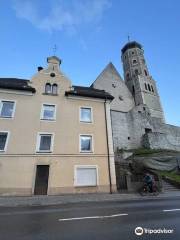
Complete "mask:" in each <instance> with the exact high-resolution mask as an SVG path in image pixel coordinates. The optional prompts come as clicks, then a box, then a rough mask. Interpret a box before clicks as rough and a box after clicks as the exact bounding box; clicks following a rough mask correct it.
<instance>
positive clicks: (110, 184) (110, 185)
mask: <svg viewBox="0 0 180 240" xmlns="http://www.w3.org/2000/svg"><path fill="white" fill-rule="evenodd" d="M106 102H107V99H105V101H104V112H105V124H106V142H107V154H108V173H109V188H110V194H112V182H111V170H110V156H109V136H108V127H107V117H106V113H107V111H106Z"/></svg>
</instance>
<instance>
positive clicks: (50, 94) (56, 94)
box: [42, 93, 58, 96]
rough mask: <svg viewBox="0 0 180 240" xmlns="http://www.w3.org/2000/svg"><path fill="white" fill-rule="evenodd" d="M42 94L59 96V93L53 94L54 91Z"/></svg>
mask: <svg viewBox="0 0 180 240" xmlns="http://www.w3.org/2000/svg"><path fill="white" fill-rule="evenodd" d="M42 95H49V96H58V94H53V93H42Z"/></svg>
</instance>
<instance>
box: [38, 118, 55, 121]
mask: <svg viewBox="0 0 180 240" xmlns="http://www.w3.org/2000/svg"><path fill="white" fill-rule="evenodd" d="M40 120H41V121H47V122H55V121H56V119H45V118H41V119H40Z"/></svg>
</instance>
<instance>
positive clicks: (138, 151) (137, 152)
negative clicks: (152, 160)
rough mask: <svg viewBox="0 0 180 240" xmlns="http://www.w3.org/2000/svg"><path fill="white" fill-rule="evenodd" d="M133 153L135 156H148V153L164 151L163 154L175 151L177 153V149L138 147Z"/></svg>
mask: <svg viewBox="0 0 180 240" xmlns="http://www.w3.org/2000/svg"><path fill="white" fill-rule="evenodd" d="M133 153H134V155H135V156H140V155H142V156H144V155H145V156H146V155H151V154H155V153H160V154H161V153H162V154H164V153H165V154H168V153H169V154H173V153H177V152H176V151H171V150H165V149H148V148H138V149H134V150H133Z"/></svg>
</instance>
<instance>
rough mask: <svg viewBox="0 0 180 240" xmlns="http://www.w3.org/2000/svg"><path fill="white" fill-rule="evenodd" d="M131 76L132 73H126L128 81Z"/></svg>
mask: <svg viewBox="0 0 180 240" xmlns="http://www.w3.org/2000/svg"><path fill="white" fill-rule="evenodd" d="M129 78H130V75H129V73H127V74H126V79H127V81H128V80H129Z"/></svg>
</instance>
